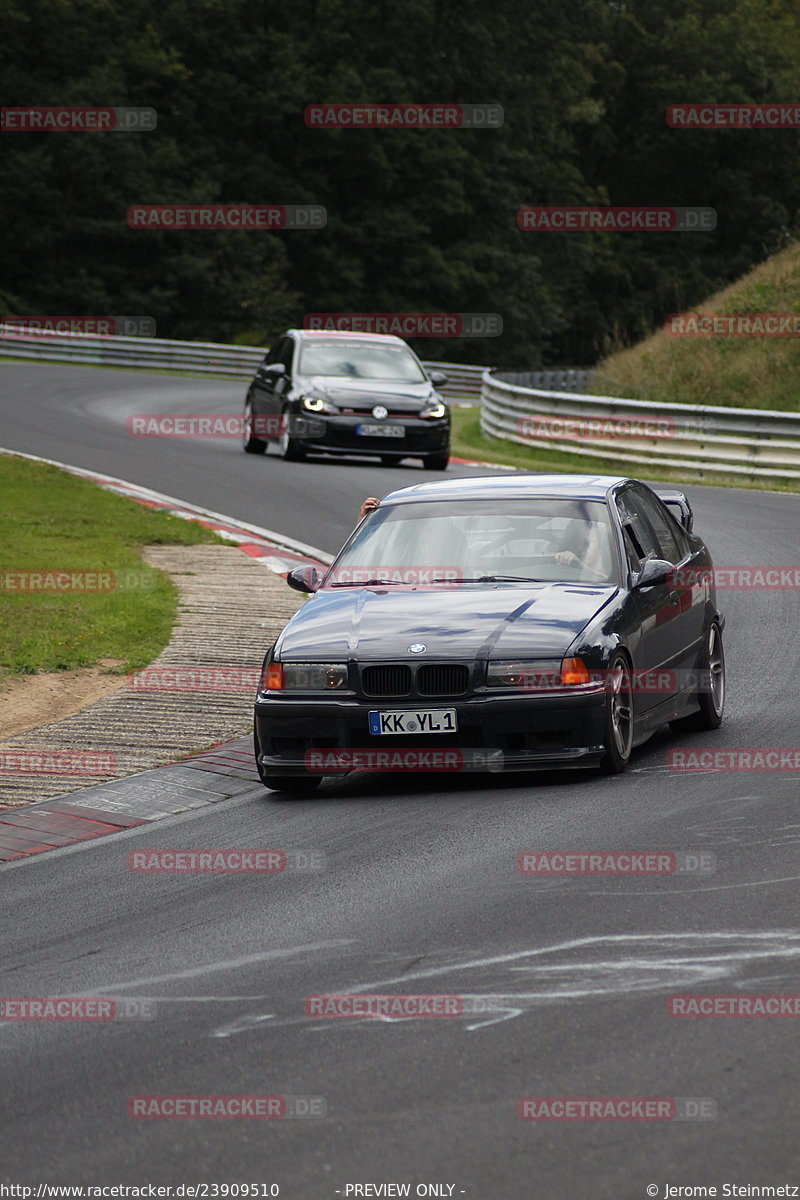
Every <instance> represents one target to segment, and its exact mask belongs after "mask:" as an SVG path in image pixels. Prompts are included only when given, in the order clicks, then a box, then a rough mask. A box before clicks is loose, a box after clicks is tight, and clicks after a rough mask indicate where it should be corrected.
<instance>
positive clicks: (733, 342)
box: [591, 242, 800, 413]
mask: <svg viewBox="0 0 800 1200" xmlns="http://www.w3.org/2000/svg"><path fill="white" fill-rule="evenodd" d="M696 311H698V312H701V313H709V314H711V313H792V314H800V243H797V242H794V243H793V244H792V245H790V246H788V247H787V248H786V249H785V250H781V251H780V252H779V253H778V254H775V255H773V256H772V257H771V258H768V259H767V260H766V262H763V263H760V264H759V265H758V266H757V267H754V268H753V270H752V271H749V272H748V273H747V274H746V275H743V276H742V278H741V279H738V280H737V281H736V283H733V284H731V285H730V287H726V288H723V289H722V291H720V292H717V293H716V294H715V295H713V296H709V297H708V299H706V300H704V301H703V303H702V304H700V305H698V306H697V310H696ZM591 386H592V391H593V392H594V393H595V394H596V395H598V396H622V397H630V398H633V399H636V400H653V401H657V402H663V403H666V404H714V405H719V404H721V405H726V406H730V407H731V408H756V409H759V408H767V409H778V410H780V411H782V412H795V413H796V412H800V338H798V337H796V336H784V337H683V336H673V335H672V334H667V333H666V332H665V331H664V330H663V329H662V330H659V331H658V332H657V333H654V334H652V335H651V336H650V337H648V338H645V340H644V341H642V342H640V343H639V344H638V345H636V346H632V347H631V348H630V349H625V350H620V351H618V352H617V353H616V354H612V355H611V356H610V357H609V358H607V359H605V360H604V361H603V362H601V363H600V364H599V366H598V367H597V369H596V371H595V373H594V376H593V378H592V385H591Z"/></svg>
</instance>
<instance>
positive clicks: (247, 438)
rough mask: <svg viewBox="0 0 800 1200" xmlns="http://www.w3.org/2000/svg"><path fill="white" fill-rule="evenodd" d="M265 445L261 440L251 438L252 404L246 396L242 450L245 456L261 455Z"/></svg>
mask: <svg viewBox="0 0 800 1200" xmlns="http://www.w3.org/2000/svg"><path fill="white" fill-rule="evenodd" d="M266 448H267V443H266V442H264V441H262V440H261V438H257V437H253V402H252V400H251V399H250V397H249V396H248V397H247V399H246V400H245V402H244V422H243V427H242V449H243V450H244V452H245V454H263V453H264V451H265V450H266Z"/></svg>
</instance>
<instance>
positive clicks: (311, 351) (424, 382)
mask: <svg viewBox="0 0 800 1200" xmlns="http://www.w3.org/2000/svg"><path fill="white" fill-rule="evenodd" d="M446 383H447V376H446V375H443V374H441V373H440V372H433V373H432V374H430V375H429V374H428V373H427V371H426V370H425V367H424V366H423V365H422V363H421V362H420V360H419V359H418V358H417V356H416V354H415V353H414V351H413V350H412V349H411V347H410V346H408V345H406V343H405V342H404V341H403V339H402V338H399V337H394V336H391V335H388V334H387V335H381V334H358V333H317V332H314V331H311V330H303V329H289V330H288V331H287V332H286V333H285V334H284V335H283V337H281V338H279V339H278V341H277V342H276V343H275V345H274V346H273V348H272V349H271V350H270V352H269V353H268V354H267V356H266V358H265V359H264V361H263V363H261V365H260V366H259V368H258V370H257V371H256V374H255V378H254V379H253V382H252V383H251V384H250V387H249V388H248V391H247V396H246V399H245V408H244V449H245V451H246V452H247V453H248V454H263V453H264V451H265V450H266V448H267V444H268V443H269V442H273V443H275V444H276V445H277V447H278V449H279V451H280V453H281V454H282V455H283V457H284V458H288V459H295V460H297V459H301V458H305V456H306V455H307V454H309V453H314V452H316V453H326V454H347V455H350V454H355V455H359V456H363V455H371V456H373V457H374V456H377V457H378V458H380V459H381V462H383V463H385V464H386V465H392V464H395V463H399V462H400V461H401V459H403V458H421V459H422V461H423V464H424V465H425V466H426V467H428V468H430V469H431V470H433V471H444V470H445V468H446V467H447V463H448V461H449V457H450V410H449V409H448V407H447V405H446V404H445V402H444V401H443V400H442V397H441V396H440V395H439V393H438V391H437V390H436V389H437V388H438V387H442V386H444V384H446Z"/></svg>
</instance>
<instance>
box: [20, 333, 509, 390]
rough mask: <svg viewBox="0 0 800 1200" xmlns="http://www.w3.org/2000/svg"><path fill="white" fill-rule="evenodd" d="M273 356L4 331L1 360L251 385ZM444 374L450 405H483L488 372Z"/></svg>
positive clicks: (261, 351) (436, 366) (438, 366)
mask: <svg viewBox="0 0 800 1200" xmlns="http://www.w3.org/2000/svg"><path fill="white" fill-rule="evenodd" d="M266 353H267V348H266V347H264V346H228V345H225V344H224V343H222V342H180V341H171V340H169V339H167V338H136V337H116V336H95V335H92V334H86V333H59V334H49V333H48V334H41V335H37V334H33V333H29V332H27V331H26V332H21V331H20V330H18V329H15V328H14V326H13V325H0V357H2V356H3V355H7V356H8V357H10V358H30V359H34V360H36V361H39V362H71V363H83V364H86V365H87V366H106V367H138V368H144V369H145V370H149V371H189V372H191V373H192V374H198V375H208V376H210V377H213V378H217V379H250V378H252V376H253V374H254V373H255V369H256V367H257V366H258V364H259V363H260V362H261V360H262V359H263V357H264V355H265V354H266ZM424 365H425V367H427V368H428V369H429V370H432V371H444V372H445V374H446V375H447V377H448V383H447V386H446V388H444V389H443V390H444V392H445V395H446V397H447V399H448V400H451V401H453V402H454V403H457V404H468V405H472V404H478V403H479V402H480V395H481V377H482V375H483V373H484V371H485V370H486V369H487V368H486V367H474V366H470V365H465V364H464V363H447V362H426V363H425V364H424Z"/></svg>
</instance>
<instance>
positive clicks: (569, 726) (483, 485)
mask: <svg viewBox="0 0 800 1200" xmlns="http://www.w3.org/2000/svg"><path fill="white" fill-rule="evenodd" d="M530 496H535V497H537V498H541V497H549V496H551V497H556V498H561V497H572V498H579V499H586V500H592V501H601V502H602V503H603V504H605V505H606V506H607V508H608V512H609V514H610V516H611V528H612V533H613V538H614V543H615V547H616V554H617V561H616V564H615V568H614V570H615V573H616V575H617V578H615V579H614V580H612V581H611V582H609V583H606V584H604V585H602V586H600V585H589V584H586V583H567V582H542V583H538V582H531V583H516V582H495V583H491V582H486V583H482V584H477V585H476V584H468V585H466V586H462V587H452V588H450V587H440V586H414V585H410V586H406V585H401V586H382V585H381V584H376V585H369V586H367V585H362V586H358V587H342V588H341V589H339V588H337V587H336V586H335V584H332V583H331V580H333V579H335V577H336V569H337V563H339V562H340V560H341V559H342V558H344V557H345V556H346V554H347V550H348V546H349V545H350V544H351V543H352V542H353V539H354V538H355V537H356V536H357V534H358V531H359V530H360V529H362V528H363V522H362V524H361V525H359V526H358V527H357V530H356V531H354V533H353V535H351V538H350V539H348V542H347V543H346V544H345V546H344V547H343V550H342V551H341V552H340V555H339V556H338V557H337V559H336V560H335V561H334V563H333V564H332V566H331V567H330V568H329V570H328V572H327V573H326V575H325V577H324V578H323V579H322V581H321V585H320V589H319V590H318V591H317V593H316V594H315V595H313V596H312V598H311V599H310V600H309V601H308V603H307V604H306V605H305V606H304V607H303V608H302V609H301V610H300V611H299V612H298V613H297V614H296V615H295V616H294V617H293V618H292V619H291V621H290V622H289V623H288V625H287V626H286V627H285V628H284V630H283V631H282V633H281V634H280V636H279V638H278V640H277V642H276V643H275V645H274V646H273V647H272V649H271V650H270V652H269V653H268V655H267V664H270V663H281V664H284V663H285V664H293V663H294V664H300V663H304V662H308V663H320V662H332V663H341V664H346V670H347V676H346V679H347V682H346V688H345V690H343V691H341V692H338V693H337V694H335V695H326V694H325V695H320V694H302V693H293V694H291V695H289V694H286V693H284V692H270V691H260V692H259V694H258V697H257V700H256V706H255V727H256V745H257V755H258V757H259V762H260V765H261V768H262V770H263V772H265V773H267V774H269V773H274V774H276V775H278V774H279V775H282V776H286V775H290V774H291V773H292V772H298V773H302V772H303V771H304V770H306V769H307V768H308V761H309V759H308V755H309V752H310V751H312V750H319V749H338V750H343V751H344V750H348V749H357V748H364V747H375V746H376V745H377V744H389V743H390V744H391V748H392V749H399V748H401V747H402V746H403V745H414V746H415V747H419V746H428V745H429V746H433V747H438V748H442V747H445V746H454V747H458V748H460V749H461V750H465V751H466V750H472V751H475V750H480V751H481V752H482V753H485V754H489V753H491V752H500V754H501V757H502V769H504V770H520V769H526V770H528V769H532V768H537V767H540V768H545V767H550V766H552V765H554V764H557V763H563V764H572V765H583V766H592V765H596V764H597V763H599V762H600V761H601V759H602V758H603V755H604V751H605V745H604V738H605V722H606V688H605V685H604V683H603V673H604V672H605V671H606V669H607V668H608V665H609V663H610V662H611V661H612V659H613V657H614V656H615V654H619V653H621V654H623V655H624V656H625V658H626V659H627V660H628V662H629V664H630V666H631V668H632V670H633V671H634V672H641V673H648V674H650V675H655V676H657V679H656V685H655V686H653V687H652V688H648V687H644V688H642V690H641V691H639V692H637V693H636V694H635V698H634V714H633V716H634V729H633V744H634V745H635V744H639V743H641V742H643V741H644V740H646V739H647V738H648V737H649V736H650V734H651V733H652V732H653V730H654V729H656V728H657V727H659V726H661V725H663V724H664V723H666V722H668V721H671V720H674V719H677V718H680V717H682V716H686V715H687V714H691V713H692V712H694V711H696V710H697V707H698V704H697V697H696V693H695V690H694V688H695V687H696V676H697V672H698V671H699V669H700V667H701V658H702V653H703V647H704V645H705V638H706V635H707V632H708V628H709V625H710V624H711V623H712V622H716V623H717V624H718V625H719V627H720V629H721V628H722V627H723V625H724V621H723V619H722V616H721V614H720V613H719V611H718V609H717V603H716V596H715V591H714V584H713V579H712V578H711V577H710V576H711V569H712V562H711V557H710V555H709V552H708V550H707V548H706V546H705V544H704V543H703V542H702V540H701V539H700V538H698V537H697V536H696V535H694V534H693V533H690V532H689V531H688V530H687V529H686V528H685V527H681V526H680V525H679V523H678V522H677V521H676V520H675V519H674V518H673V517H672V515H671V514H670V513H669V511H668V510H667V509H665V508H664V507H663V505H660V506H659V508H658V509H657V510H652V504H653V503H656V504H658V503H659V502H658V501H657V500H656V498H655V495H654V493H653V492H652V491H651V490H650V489H648V488H646V485H644V484H641V483H639V482H638V481H636V480H628V479H621V478H612V477H593V476H557V477H547V476H536V475H526V474H518V475H509V476H503V477H499V478H498V477H495V478H485V477H484V478H474V479H459V480H452V481H450V480H448V481H442V482H440V483H434V484H427V485H420V486H416V487H412V488H405V489H403V490H402V491H399V492H395V493H392V494H391V495H389V496H387V497H385V498H384V500H383V501H382V502H381V508H384V507H386V506H394V505H413V504H415V503H421V502H425V501H428V500H430V499H431V497H433V498H435V500H436V501H437V502H438V501H442V500H444V501H447V500H448V499H450V500H461V499H463V498H464V497H470V498H472V499H474V501H475V503H476V504H477V505H480V503H481V499H482V498H483V499H485V500H489V499H492V500H496V499H498V498H499V499H500V500H501V501H508V503H507V504H505V505H501V507H503V509H504V510H505V509H506V508H511V507H513V502H514V501H516V500H519V499H521V498H525V497H530ZM683 499H684V500H685V498H683ZM640 506H641V507H640ZM686 508H687V509H688V511H689V512H691V510H690V509H689V506H688V501H687V502H686ZM409 511H410V510H409ZM646 511H651V512H652V515H653V519H654V522H655V523H656V524H658V523H659V522H663V525H662V527H661V541H660V542H659V546H662V547H663V546H665V545H667V544H668V545H669V546H670V547H671V548H672V553H673V560H674V561H673V562H672V564H671V565H672V568H674V572H673V574H672V575H671V576H670V577H669V578H666V579H664V580H662V581H661V582H659V583H656V584H655V585H654V586H644V587H638V586H637V578H638V572H637V570H635V569H634V567H633V564H632V561H631V557H632V553H633V552H632V551H631V549H630V545H631V542H633V543H635V544H637V545H638V544H639V541H644V540H646V539H647V538H651V537H652V536H653V529H654V526H650V525H649V524H647V525H645V523H644V520H643V518H641V513H642V512H646ZM372 518H373V514H369V515H368V516H367V517H366V518H365V521H369V520H370V519H372ZM640 518H641V519H640ZM631 522H632V523H633V524H632V526H631V529H630V530H627V531H626V524H631ZM637 539H638V540H637ZM670 539H671V540H670ZM648 558H649V559H651V560H652V559H656V558H657V555H654V554H653V553H649V554H645V555H644V557H643V559H642V561H640V562H639V564H638V566H639V568H640V570H641V569H643V568H644V565H645V561H646V560H647V559H648ZM659 561H660V560H659ZM667 565H669V564H667ZM420 645H422V646H423V647H424V650H423V651H422V652H420V653H415V652H414V651H412V647H413V646H416V647H418V646H420ZM573 658H578V659H580V660H581V661H582V662H583V663H584V664H585V665H586V667H587V668H588V669H589V670H590V671H591V672H592V678H591V680H590V681H588V682H586V683H584V684H578V685H575V686H570V687H558V686H556V687H550V688H546V689H543V690H539V689H537V688H536V687H533V688H531V689H528V690H520V691H511V692H508V693H506V692H503V691H502V690H500V689H498V688H496V687H490V686H488V682H487V678H488V677H487V671H488V669H489V664H490V663H491V664H495V663H498V662H501V663H505V662H507V661H511V662H513V661H516V660H520V661H522V662H527V663H530V664H531V667H532V668H533V667H535V665H536V664H537V663H541V664H548V663H549V664H552V663H553V662H554V661H555V662H561V661H562V660H570V659H573ZM659 673H660V674H659ZM598 680H599V682H598ZM663 680H667V681H668V686H666V685H662V681H663ZM693 681H695V682H694V683H693ZM673 682H674V686H673ZM431 707H433V708H437V709H444V708H447V709H452V710H454V711H455V713H456V714H457V726H458V728H457V731H456V732H454V733H444V734H441V733H430V734H427V733H426V734H420V733H417V734H416V736H411V735H406V734H398V735H395V736H393V737H391V738H385V739H384V738H378V737H376V736H375V735H374V734H371V733H370V731H369V720H368V714H369V713H370V712H374V711H375V710H394V709H398V710H401V709H408V710H421V709H426V708H431Z"/></svg>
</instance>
